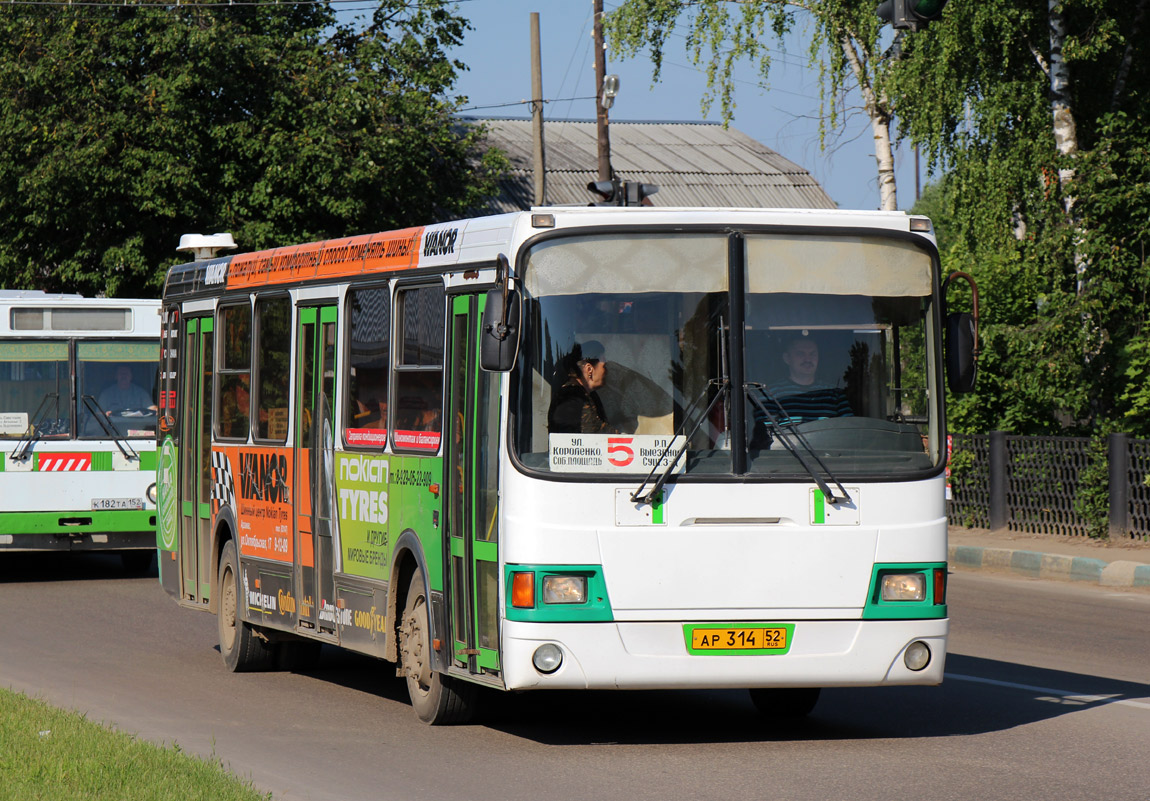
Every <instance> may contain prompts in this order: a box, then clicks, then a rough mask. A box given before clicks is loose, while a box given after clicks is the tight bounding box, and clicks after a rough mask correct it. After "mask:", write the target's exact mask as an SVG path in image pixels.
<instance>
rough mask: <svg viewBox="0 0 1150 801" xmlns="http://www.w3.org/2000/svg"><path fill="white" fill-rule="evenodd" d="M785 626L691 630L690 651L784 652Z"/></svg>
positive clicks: (786, 637) (786, 632)
mask: <svg viewBox="0 0 1150 801" xmlns="http://www.w3.org/2000/svg"><path fill="white" fill-rule="evenodd" d="M787 628H788V627H786V626H762V627H759V626H754V627H750V626H732V627H729V628H728V627H719V628H705V627H703V626H696V627H694V628H693V629H692V630H691V650H692V651H786V650H787V648H788V646H789V645H790V638H789V636H788V634H789V632H788V631H787Z"/></svg>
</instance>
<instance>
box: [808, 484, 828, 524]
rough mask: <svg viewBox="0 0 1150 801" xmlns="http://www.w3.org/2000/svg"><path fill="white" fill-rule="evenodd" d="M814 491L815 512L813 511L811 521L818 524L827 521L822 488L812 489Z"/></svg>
mask: <svg viewBox="0 0 1150 801" xmlns="http://www.w3.org/2000/svg"><path fill="white" fill-rule="evenodd" d="M814 493H815V513H814V519H812V520H811V522H812V523H814V524H815V525H818V524H820V523H825V522H827V506H826V499H825V498H823V491H822V490H814Z"/></svg>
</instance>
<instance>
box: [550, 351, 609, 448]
mask: <svg viewBox="0 0 1150 801" xmlns="http://www.w3.org/2000/svg"><path fill="white" fill-rule="evenodd" d="M560 378H561V379H562V381H563V383H562V384H560V386H559V387H558V388H557V389H556V390H555V391H554V392H553V393H552V395H551V408H550V409H548V410H547V428H548V430H549V431H550V432H551V433H552V434H618V433H619V431H618V429H617V428H615V427H614V426H612V425H611V424H610V423H609V422H607V415H606V413H605V412H604V411H603V401H602V400H601V399H600V398H599V392H598V390H600V389H602V387H603V386H604V385H605V384H606V383H607V360H606V358H605V357H604V349H603V345H602V343H600V342H597V341H595V340H590V341H588V342H584V343H583V344H582V345H579V344H576V345H575V347H574V348H573V349H572V350H571V352H570V353H569V354H567V356H566V357H565V358H564V359H563V360H562V361H561V362H560Z"/></svg>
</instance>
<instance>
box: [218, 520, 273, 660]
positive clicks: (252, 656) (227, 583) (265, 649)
mask: <svg viewBox="0 0 1150 801" xmlns="http://www.w3.org/2000/svg"><path fill="white" fill-rule="evenodd" d="M239 572H240V571H239V559H238V558H237V556H236V544H235V542H234V541H228V542H227V543H225V544H224V550H223V553H222V554H220V584H219V592H220V608H219V611H218V612H217V614H216V622H217V623H218V625H219V630H220V655H221V656H223V658H224V664H225V665H227V667H228V670H230V671H232V672H234V673H240V672H243V671H250V670H265V669H267V668H268V667H270V666H271V664H272V661H273V659H274V657H275V651H274V650H273V648H272V646H271V645H269V644H268V643H267V641H265V640H263V639H261V638H260V637H259V636H258V635H257V634H256V633H255V630H254V629H253V628H252V626H251V624H249V623H245V622H244V621H243V620H241V619H240V603H241V602H242V599H243V595H242V594H241V590H240V580H239Z"/></svg>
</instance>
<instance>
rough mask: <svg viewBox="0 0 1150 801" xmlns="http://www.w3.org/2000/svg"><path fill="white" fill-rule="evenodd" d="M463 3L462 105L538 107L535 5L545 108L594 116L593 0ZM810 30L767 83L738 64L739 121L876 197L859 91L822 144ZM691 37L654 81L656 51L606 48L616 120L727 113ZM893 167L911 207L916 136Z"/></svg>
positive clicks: (824, 180)
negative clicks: (705, 100) (710, 91)
mask: <svg viewBox="0 0 1150 801" xmlns="http://www.w3.org/2000/svg"><path fill="white" fill-rule="evenodd" d="M344 1H345V3H346V5H344V4H341V6H342V8H341V9H340V16H341V17H344V18H347V17H351V16H355V15H357V14H363V13H365V9H367V8H368V6H369V4H367V3H365V5H363V6H359V5H357V4H356V3H354V2H352V0H344ZM619 2H620V0H604V3H603V5H604V9H605V10H606V11H608V12H610V11H611V10H612V9H614V8H616V7H617V6H618V5H619ZM874 2H875V5H876V6H877V0H874ZM457 7H458V10H459V13H460V14H461V15H462V16H463V17H465V18H467V19H468V20H470V22H471V26H472V28H473V30H472V31H470V32H469V33H468V34H467V38H466V41H465V42H464V44H463V45H462V46H461V47H459V48H457V49H456V50H455V51H453V53H452V55H453V56H454V57H456V58H457V59H459V60H460V61H462V62H463V63H464V64H466V65H467V66H468V68H469V69H468V71H467V72H464V73H463V74H462V75H461V76H460V79H459V81H458V83H457V84H456V92H457V93H458V94H460V95H465V96H467V98H468V102H467V103H466V104H465V106H464V109H465V110H464V111H463V113H464V114H467V115H469V116H491V117H522V118H526V117H529V116H530V109H529V107H528V106H527V104H526V103H524V102H523V101H525V100H527V99H528V98H529V97H530V95H531V38H530V15H531V12H532V11H537V12H539V27H540V38H541V42H542V48H541V50H542V61H543V96H544V98H545V99H547V100H549V101H551V102H548V103H547V106H546V108H545V110H544V115H545V117H546V118H552V119H582V120H592V119H594V118H595V101H594V100H593V99H591V98H592V96H593V95H594V94H595V73H594V64H593V61H592V41H591V11H592V0H459V2H458V6H457ZM807 40H808V39H807V37H806V35H805V34H804V33H803V32H802V30H801V24H800V26H799V29H798V30H797V31H796V32H795V33H794V34H792V36H791V39H790V40H789V41H788V43H787V44H788V50H787V52H785V53H783V52H779V51H777V50H775V51H774V61H773V64H772V67H771V80H770V85H769V87H768V88H767V89H764V88H762V87H761V86H760V85H759V82H758V76H757V75H756V74H755V73H754V71H753V70H752V69H751V68H750V67H749V66H748V65H741V66H740V67H739V69H738V70H737V72H736V92H735V102H736V104H737V107H736V109H735V116H734V119H733V120H732V122H731V125H732V126H733V127H735V128H737V129H739V130H740V131H742V132H743V133H745V134H747V135H748V136H750V137H752V138H754V139H757V140H758V141H760V142H762V143H763V144H765V145H766V146H767V147H770V148H771V149H773V150H775V151H777V152H778V153H781V154H782V155H783V156H785V157H786V158H788V159H790V160H791V161H793V162H795V163H797V164H799V165H801V166H802V167H804V168H805V169H807V170H808V171H809V172H810V173H811V174H812V175H813V176H814V177H815V180H817V181H818V182H819V183H820V184H821V185H822V187H823V188H824V189H825V190H826V191H827V193H828V194H829V195H830V196H831V197H832V198H833V199H834V200H835V202H837V203H838V204H839V206H840V207H842V208H847V209H874V208H878V202H879V198H878V186H877V180H876V178H875V170H876V167H875V160H874V147H873V140H872V138H871V129H870V124H869V122H868V121H867V119H866V115H865V114H863V112H862V109H861V106H862V103H861V100H860V99H859V98H858V96H857V93H856V94H855V95H854V96H852V97H848V99H847V105H848V108H847V114H846V115H845V120H846V121H845V124H844V125H842V126H841V127H840V128H839V130H837V131H833V132H831V133H830V135H829V136H828V138H827V142H826V148H825V149H823V148H820V146H819V134H818V124H819V123H818V116H819V84H818V72H817V68H815V67H811V66H808V64H807V44H806V42H807ZM684 41H685V40H684V36H683V34H682V33H677V34H676V36H675V38H674V39H673V41H672V42H671V44H670V45H669V47H668V49H667V52H666V53H665V54H664V58H663V75H662V79H661V80H660V82H659V83H657V84H653V83H652V81H651V62H650V60H649V59H648V57H647V56H646V54H645V53H644V54H641V55H640V56H639V57H637V58H634V59H629V60H627V61H612V60H611V59H610V58H608V62H607V72H608V74H610V73H614V74H616V75H618V76H619V80H620V90H619V96H618V97H617V98H616V100H615V105H614V107H613V108H612V109H611V112H610V118H611V119H612V120H616V121H623V120H631V121H637V120H660V121H663V120H674V121H699V120H708V121H718V120H719V116H720V115H719V109H718V106H717V105H715V106H712V107H711V109H710V110H709V112H708V113H707V114H706V115H705V116H704V114H703V112H702V109H701V106H700V101H701V99H702V97H703V93H704V91H705V88H706V77H705V75H704V74H703V72H702V71H701V70H700V69H698V68H696V67H694V66H692V65H691V63H690V58H689V56H688V55H687V52H686V49H685V47H684ZM772 47H773V43H772ZM589 166H591V167H593V166H594V165H589ZM895 170H896V179H897V182H898V202H899V208H902V209H909V208H910V207H911V206H912V205H914V183H915V182H914V178H915V175H914V153H913V151H912V150H911V148H910V147H909V146H906V145H903V146H901V147H899V148H898V150H897V151H896V153H895ZM923 170H924V173H923V175H922V176H921V182H922V185H923V186H925V185H926V182H927V176H926V175H925V167H924V168H923Z"/></svg>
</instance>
